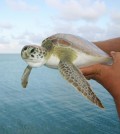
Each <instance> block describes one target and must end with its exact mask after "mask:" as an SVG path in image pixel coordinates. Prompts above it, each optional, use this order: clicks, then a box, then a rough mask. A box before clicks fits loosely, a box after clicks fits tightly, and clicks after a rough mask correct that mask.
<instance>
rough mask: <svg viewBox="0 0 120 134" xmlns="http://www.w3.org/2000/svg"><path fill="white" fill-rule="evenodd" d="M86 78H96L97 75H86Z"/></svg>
mask: <svg viewBox="0 0 120 134" xmlns="http://www.w3.org/2000/svg"><path fill="white" fill-rule="evenodd" d="M85 78H86V79H87V80H90V79H93V80H95V75H86V76H85Z"/></svg>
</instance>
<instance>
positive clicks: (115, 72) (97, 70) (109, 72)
mask: <svg viewBox="0 0 120 134" xmlns="http://www.w3.org/2000/svg"><path fill="white" fill-rule="evenodd" d="M111 56H112V58H113V64H112V65H103V64H97V65H92V66H89V67H85V68H82V69H81V71H82V72H83V74H84V75H85V77H86V78H87V79H94V80H96V81H97V82H99V83H100V84H101V85H103V86H104V87H105V88H106V89H107V90H108V92H109V93H110V94H111V95H112V96H113V98H114V100H115V103H116V106H117V110H118V113H119V116H120V52H113V51H112V52H111Z"/></svg>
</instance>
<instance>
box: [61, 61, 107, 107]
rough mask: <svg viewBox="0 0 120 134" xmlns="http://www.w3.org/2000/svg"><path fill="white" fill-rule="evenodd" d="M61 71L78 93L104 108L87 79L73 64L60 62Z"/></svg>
mask: <svg viewBox="0 0 120 134" xmlns="http://www.w3.org/2000/svg"><path fill="white" fill-rule="evenodd" d="M59 70H60V72H61V74H62V75H63V77H64V78H65V79H66V80H67V81H68V82H69V83H71V84H72V85H73V86H74V87H75V88H76V89H77V90H78V91H80V92H81V93H82V95H83V96H85V97H86V98H87V99H89V100H90V101H91V102H93V103H94V104H96V105H97V106H98V107H100V108H104V106H103V105H102V103H101V101H100V100H99V99H98V97H97V96H96V95H95V93H94V92H93V91H92V89H91V87H90V85H89V83H88V82H87V80H86V78H85V77H84V75H83V74H82V72H80V71H79V70H78V69H77V68H76V67H75V66H74V65H73V64H72V63H71V62H67V61H60V63H59Z"/></svg>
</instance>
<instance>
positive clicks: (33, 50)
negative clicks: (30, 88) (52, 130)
mask: <svg viewBox="0 0 120 134" xmlns="http://www.w3.org/2000/svg"><path fill="white" fill-rule="evenodd" d="M46 55H47V51H46V49H45V48H43V47H40V46H37V45H28V46H25V47H23V49H22V51H21V57H22V59H23V60H24V61H26V62H27V63H28V65H29V66H31V67H40V66H42V65H44V64H45V63H46Z"/></svg>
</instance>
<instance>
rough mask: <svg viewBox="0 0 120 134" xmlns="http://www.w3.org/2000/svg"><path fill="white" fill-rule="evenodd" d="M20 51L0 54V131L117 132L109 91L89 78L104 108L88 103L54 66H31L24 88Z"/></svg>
mask: <svg viewBox="0 0 120 134" xmlns="http://www.w3.org/2000/svg"><path fill="white" fill-rule="evenodd" d="M25 67H26V63H24V61H22V60H21V58H20V55H0V76H1V77H0V134H96V133H97V134H120V122H119V119H118V116H117V112H116V108H115V104H114V101H113V99H112V97H111V96H110V94H109V93H108V92H107V91H106V90H105V89H104V88H103V87H102V86H101V85H99V84H98V83H96V82H95V81H90V83H91V85H92V87H93V89H94V92H95V93H96V94H97V95H98V96H99V98H100V99H101V101H102V102H103V104H104V106H105V110H102V109H99V108H98V107H96V106H94V105H93V104H91V103H90V102H89V101H88V100H86V99H85V98H84V97H83V96H81V95H80V94H79V93H78V92H77V90H75V89H74V88H73V87H71V86H70V85H69V84H68V82H67V81H65V80H63V78H62V77H61V75H60V73H59V72H58V70H54V69H49V68H47V67H41V68H38V69H33V70H32V73H31V75H30V79H29V84H28V87H27V88H26V89H23V88H22V87H21V76H22V73H23V70H24V68H25Z"/></svg>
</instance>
